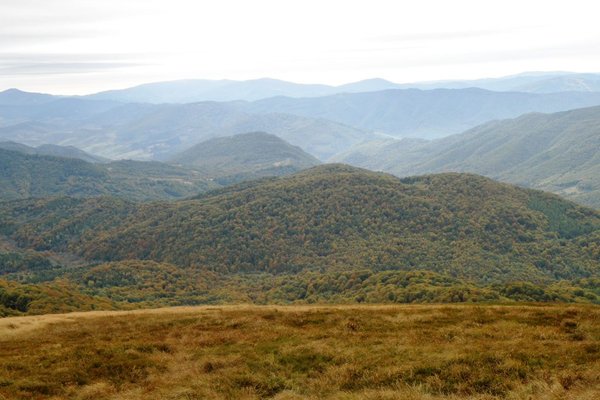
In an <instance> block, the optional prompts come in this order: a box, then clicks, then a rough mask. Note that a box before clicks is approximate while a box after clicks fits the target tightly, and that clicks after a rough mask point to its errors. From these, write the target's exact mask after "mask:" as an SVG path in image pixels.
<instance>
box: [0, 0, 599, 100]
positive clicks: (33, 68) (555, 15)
mask: <svg viewBox="0 0 600 400" xmlns="http://www.w3.org/2000/svg"><path fill="white" fill-rule="evenodd" d="M598 11H599V10H598V7H597V6H596V5H595V3H594V2H593V1H583V0H572V1H569V2H566V1H552V0H548V1H537V0H529V1H523V0H520V1H515V0H506V1H497V2H490V1H474V0H455V1H444V0H437V1H433V0H425V1H423V0H422V1H418V2H414V1H410V2H409V1H397V0H396V1H391V0H390V1H383V0H371V1H368V2H365V1H353V0H348V1H340V0H328V1H323V0H321V1H315V0H304V1H297V0H286V1H281V0H254V1H245V0H237V1H234V0H220V1H210V2H208V1H191V0H164V1H163V0H128V1H122V0H102V1H99V0H53V1H47V0H19V1H3V2H0V71H4V72H3V73H2V72H0V89H2V88H7V87H20V88H23V89H26V90H41V91H50V92H58V93H86V92H93V91H98V90H103V89H108V88H114V87H123V86H129V85H133V84H138V83H142V82H146V81H153V80H162V79H181V78H209V79H210V78H214V79H217V78H232V79H249V78H257V77H265V76H269V77H274V78H281V79H289V80H294V81H299V82H322V83H334V84H336V83H343V82H346V81H351V80H359V79H364V78H370V77H375V76H379V77H383V78H386V79H389V80H393V81H398V82H406V81H415V80H434V79H449V78H478V77H486V76H498V75H504V74H511V73H516V72H520V71H522V70H540V69H542V70H549V69H550V70H574V71H600V52H598V44H599V42H600V24H598V23H597V22H596V16H597V15H598ZM11 57H12V58H11ZM19 57H20V58H21V59H22V60H21V61H14V60H15V58H19ZM81 58H84V60H82V59H81ZM11 59H12V60H13V61H10V60H11ZM23 60H26V61H23ZM33 73H35V77H32V74H33Z"/></svg>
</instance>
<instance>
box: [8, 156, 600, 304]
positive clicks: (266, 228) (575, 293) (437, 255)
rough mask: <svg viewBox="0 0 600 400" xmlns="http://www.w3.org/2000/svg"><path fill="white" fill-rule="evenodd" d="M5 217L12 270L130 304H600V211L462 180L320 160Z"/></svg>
mask: <svg viewBox="0 0 600 400" xmlns="http://www.w3.org/2000/svg"><path fill="white" fill-rule="evenodd" d="M0 222H1V223H0V229H1V232H0V233H1V234H3V235H5V237H6V238H7V240H9V241H10V242H11V243H15V244H16V245H17V246H18V247H13V248H12V249H11V250H7V251H5V253H6V254H4V255H3V257H5V258H6V259H8V258H10V257H12V261H11V263H5V264H4V265H5V266H4V267H3V269H2V271H1V273H2V275H4V277H5V278H6V279H10V280H12V281H19V282H20V283H21V284H44V285H46V284H49V283H52V282H55V281H57V280H58V281H61V280H64V281H67V282H69V283H70V284H73V285H75V286H77V287H78V288H79V289H78V290H79V291H80V292H81V294H82V295H85V296H92V297H94V296H100V297H99V298H100V299H105V300H106V299H111V301H115V302H117V303H122V304H131V303H137V304H153V305H158V304H203V303H222V302H255V303H268V302H283V303H285V302H298V301H300V302H323V301H325V302H327V301H330V302H363V301H364V302H436V301H506V300H510V299H514V300H530V301H553V300H562V301H593V302H595V301H598V299H599V298H600V293H599V292H598V290H597V287H598V279H599V278H600V269H599V268H598V267H599V266H600V214H598V212H596V211H594V210H591V209H587V208H584V207H580V206H577V205H575V204H573V203H570V202H568V201H565V200H562V199H560V198H559V197H557V196H555V195H551V194H547V193H543V192H539V191H534V190H528V189H522V188H517V187H514V186H511V185H508V184H501V183H497V182H495V181H492V180H490V179H488V178H483V177H480V176H476V175H469V174H455V173H451V174H439V175H428V176H421V177H412V178H404V179H399V178H396V177H393V176H391V175H387V174H383V173H374V172H370V171H365V170H361V169H358V168H354V167H349V166H344V165H325V166H319V167H315V168H312V169H309V170H306V171H303V172H299V173H296V174H294V175H291V176H287V177H282V178H265V179H262V180H258V181H251V182H245V183H241V184H238V185H233V186H230V187H227V188H223V189H218V190H216V191H212V192H208V193H205V194H202V195H200V196H198V197H196V198H193V199H189V200H182V201H175V202H154V203H135V202H131V201H127V200H119V199H116V198H112V197H100V198H89V199H77V198H66V197H62V198H52V199H29V200H19V201H13V202H5V203H1V205H0ZM26 249H29V250H26ZM11 252H12V253H11ZM13 253H15V254H17V255H15V254H13ZM11 254H12V255H11ZM47 254H63V255H64V254H69V255H71V257H77V260H78V262H77V263H76V265H75V264H72V263H70V262H62V261H61V260H60V259H58V261H57V259H56V258H55V259H54V260H51V261H47V262H46V261H44V260H43V259H40V257H41V258H43V257H45V255H47ZM14 290H17V289H14ZM14 290H13V291H14ZM17 291H18V290H17Z"/></svg>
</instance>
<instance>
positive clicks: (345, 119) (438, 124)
mask: <svg viewBox="0 0 600 400" xmlns="http://www.w3.org/2000/svg"><path fill="white" fill-rule="evenodd" d="M594 105H600V93H577V92H566V93H551V94H534V93H517V92H491V91H487V90H482V89H475V88H470V89H435V90H417V89H402V90H400V89H397V90H384V91H379V92H368V93H346V94H337V95H334V96H326V97H318V98H299V99H296V98H287V97H275V98H271V99H265V100H259V101H255V102H252V103H246V104H243V103H240V107H242V108H243V109H244V110H245V111H248V112H253V113H262V112H270V113H272V112H281V113H288V114H296V115H302V116H306V117H312V118H324V119H328V120H331V121H336V122H339V123H343V124H347V125H350V126H355V127H357V128H360V129H363V130H367V131H376V132H383V133H387V134H389V135H393V136H398V137H402V136H409V137H420V138H428V139H431V138H436V137H442V136H446V135H450V134H455V133H460V132H463V131H465V130H467V129H469V128H472V127H474V126H476V125H479V124H482V123H484V122H488V121H490V120H495V119H501V118H511V117H516V116H518V115H521V114H525V113H529V112H533V111H537V112H556V111H563V110H569V109H574V108H581V107H588V106H594Z"/></svg>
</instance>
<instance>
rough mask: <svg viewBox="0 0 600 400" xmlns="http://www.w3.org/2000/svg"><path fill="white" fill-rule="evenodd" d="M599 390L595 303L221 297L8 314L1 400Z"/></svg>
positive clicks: (574, 394) (0, 357) (493, 395)
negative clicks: (209, 301) (261, 302)
mask: <svg viewBox="0 0 600 400" xmlns="http://www.w3.org/2000/svg"><path fill="white" fill-rule="evenodd" d="M261 398H273V399H282V400H283V399H305V398H306V399H382V400H383V399H481V400H483V399H490V400H491V399H515V400H516V399H556V400H558V399H589V400H592V399H598V398H600V308H598V307H597V306H591V305H543V306H541V305H539V306H538V305H530V306H525V305H511V306H493V305H485V306H478V305H398V306H396V305H390V306H340V307H336V306H287V307H285V306H222V307H221V306H219V307H177V308H165V309H154V310H136V311H97V312H86V313H71V314H55V315H42V316H26V317H11V318H4V319H0V399H3V400H4V399H6V400H8V399H10V400H13V399H90V400H91V399H94V400H99V399H115V400H116V399H119V400H126V399H149V400H150V399H181V400H192V399H261Z"/></svg>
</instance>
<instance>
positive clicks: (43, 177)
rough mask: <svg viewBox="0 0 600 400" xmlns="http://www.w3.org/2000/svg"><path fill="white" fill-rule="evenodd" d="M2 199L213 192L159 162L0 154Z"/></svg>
mask: <svg viewBox="0 0 600 400" xmlns="http://www.w3.org/2000/svg"><path fill="white" fill-rule="evenodd" d="M0 171H1V174H0V199H2V200H13V199H22V198H28V197H47V196H74V197H96V196H117V197H123V198H128V199H135V200H152V199H154V200H155V199H171V198H181V197H187V196H192V195H195V194H197V193H199V192H202V191H205V190H208V189H210V188H214V187H215V186H216V185H215V184H213V183H211V182H209V181H207V180H206V179H205V178H204V177H203V176H201V175H200V174H198V173H197V172H194V171H190V170H186V169H183V168H178V167H174V166H170V165H166V164H161V163H158V162H135V161H117V162H112V163H108V164H91V163H88V162H85V161H83V160H79V159H75V158H62V157H54V156H43V155H36V154H34V155H28V154H23V153H21V152H15V151H9V150H4V149H0Z"/></svg>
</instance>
